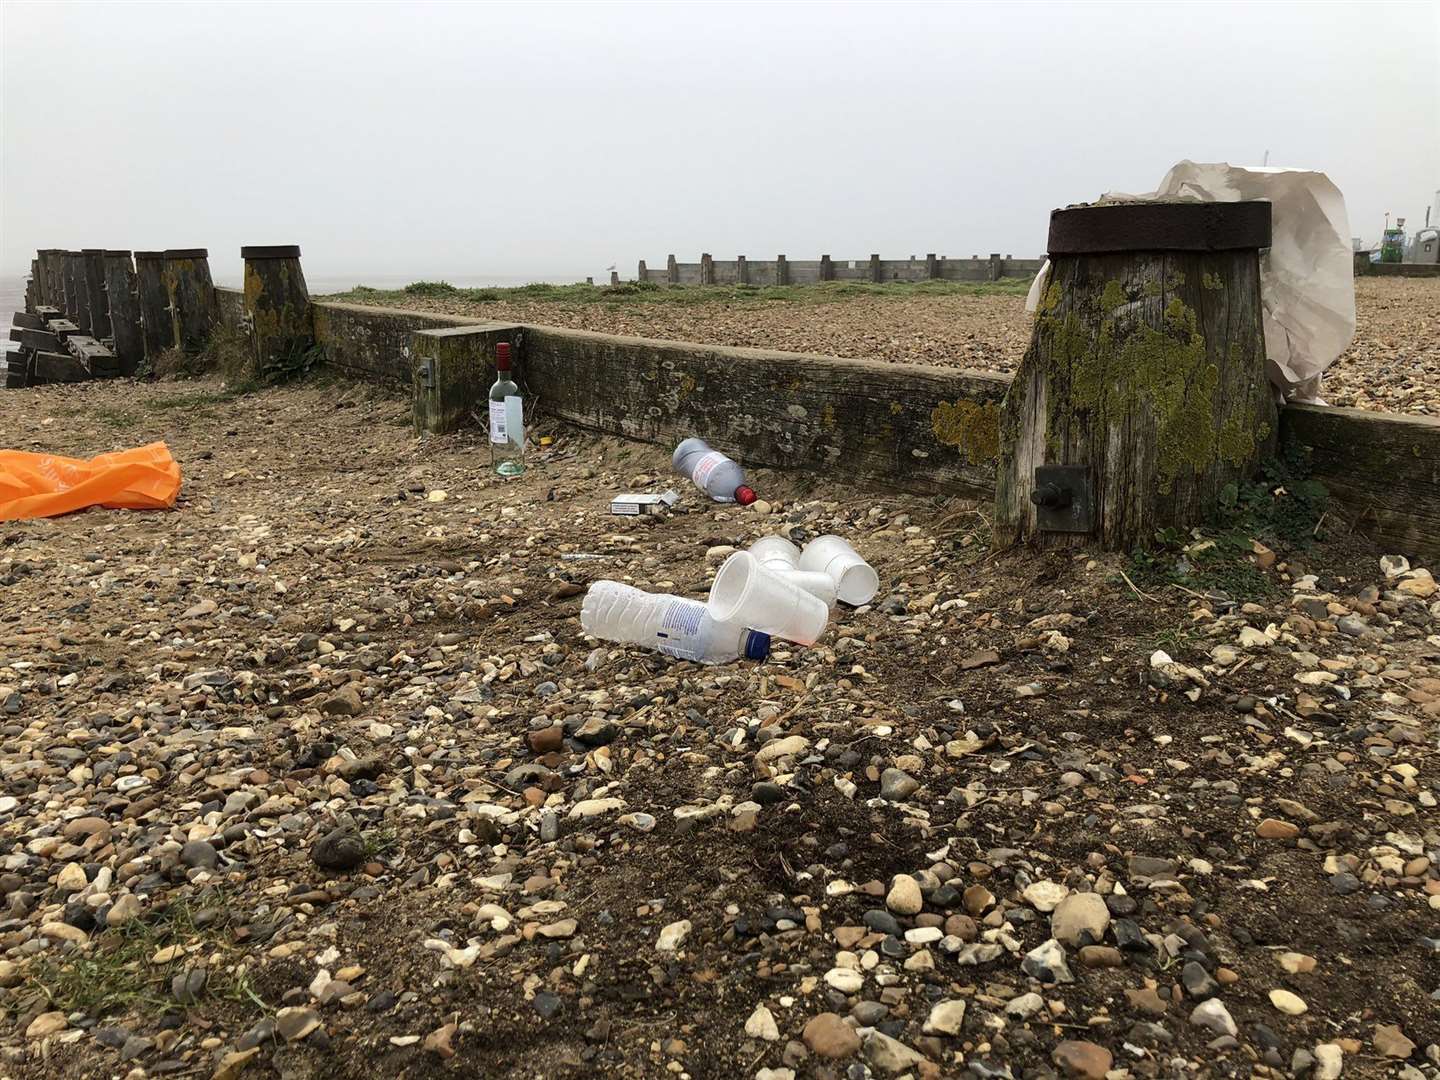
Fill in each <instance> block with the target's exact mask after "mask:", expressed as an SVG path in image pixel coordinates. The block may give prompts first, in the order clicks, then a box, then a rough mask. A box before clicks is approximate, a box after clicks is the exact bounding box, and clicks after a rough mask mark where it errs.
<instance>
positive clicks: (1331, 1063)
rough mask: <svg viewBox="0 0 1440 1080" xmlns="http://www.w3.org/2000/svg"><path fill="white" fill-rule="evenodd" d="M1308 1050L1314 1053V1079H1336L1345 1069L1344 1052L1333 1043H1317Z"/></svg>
mask: <svg viewBox="0 0 1440 1080" xmlns="http://www.w3.org/2000/svg"><path fill="white" fill-rule="evenodd" d="M1310 1052H1311V1053H1312V1054H1314V1055H1315V1072H1314V1074H1313V1076H1314V1080H1337V1078H1338V1077H1339V1075H1340V1074H1341V1073H1342V1072H1343V1071H1344V1070H1345V1052H1344V1051H1343V1050H1341V1049H1340V1047H1338V1046H1337V1045H1335V1044H1334V1043H1319V1044H1317V1045H1316V1047H1315V1049H1314V1050H1312V1051H1310Z"/></svg>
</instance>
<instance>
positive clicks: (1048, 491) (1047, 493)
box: [1030, 484, 1071, 510]
mask: <svg viewBox="0 0 1440 1080" xmlns="http://www.w3.org/2000/svg"><path fill="white" fill-rule="evenodd" d="M1070 497H1071V496H1070V492H1069V491H1067V490H1066V489H1065V488H1062V487H1061V486H1060V485H1059V484H1041V485H1040V486H1039V487H1037V488H1035V490H1034V491H1032V492H1030V501H1031V502H1032V503H1034V504H1035V505H1036V506H1043V507H1044V508H1045V509H1047V510H1062V509H1064V508H1065V507H1067V506H1069V505H1070Z"/></svg>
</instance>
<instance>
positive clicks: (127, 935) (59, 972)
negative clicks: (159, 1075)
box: [10, 889, 271, 1018]
mask: <svg viewBox="0 0 1440 1080" xmlns="http://www.w3.org/2000/svg"><path fill="white" fill-rule="evenodd" d="M230 911H231V908H230V905H229V903H228V902H227V900H226V897H225V895H224V893H223V891H222V890H219V889H214V890H209V891H208V892H207V893H205V894H203V895H202V897H200V898H196V899H193V900H191V899H185V900H179V901H176V902H174V903H171V904H169V905H168V906H167V907H165V908H164V909H162V910H159V911H156V912H155V913H153V914H152V915H151V916H149V917H148V918H145V919H134V920H131V921H130V922H128V923H126V924H125V925H123V926H119V927H115V928H112V929H108V930H103V931H101V932H99V933H97V934H96V935H95V936H94V937H93V938H92V939H91V942H90V945H89V947H88V949H87V950H86V951H85V952H72V953H69V954H65V955H58V954H57V955H54V956H51V955H49V954H48V953H43V954H41V955H40V956H38V957H36V959H34V960H33V961H32V962H31V963H30V964H29V966H28V967H27V968H26V969H25V973H24V981H23V983H22V984H21V986H20V987H18V988H17V990H16V997H15V999H14V1000H13V1001H12V1003H11V1004H10V1008H11V1009H12V1010H14V1011H16V1012H22V1011H24V1010H25V1009H27V1008H30V1007H32V1006H34V1005H42V1006H43V1007H45V1008H46V1009H58V1010H60V1011H63V1012H67V1013H72V1012H80V1013H84V1014H85V1015H87V1016H90V1017H97V1018H98V1017H101V1016H105V1015H107V1014H110V1013H116V1012H125V1011H130V1010H136V1009H139V1010H147V1011H155V1012H159V1011H167V1010H169V1009H172V1008H174V1007H175V1005H176V1002H175V999H174V998H173V997H172V996H171V993H170V980H171V978H172V977H173V976H174V975H176V974H178V973H179V972H180V971H182V970H183V969H184V968H185V967H186V966H187V964H188V963H189V962H190V960H189V957H188V955H187V954H182V955H181V956H179V957H177V958H176V959H175V960H173V961H171V962H169V963H165V964H153V963H151V958H152V957H153V956H154V955H155V953H156V951H157V950H159V949H162V948H164V947H166V946H169V945H175V944H186V945H189V944H193V943H194V942H195V941H197V940H198V941H203V942H205V944H206V946H207V949H206V951H207V952H214V951H216V950H222V951H223V950H224V949H225V948H226V947H227V943H228V935H227V934H226V933H225V931H226V930H227V928H228V927H229V924H230V921H231V915H230ZM209 975H210V977H209V979H208V981H207V983H206V988H205V993H206V995H208V996H211V997H220V998H226V999H229V1000H231V1001H235V1002H239V1003H241V1004H245V1005H247V1006H249V1005H253V1006H257V1007H259V1008H260V1009H262V1010H266V1011H269V1010H270V1009H271V1006H269V1005H268V1004H267V1003H266V1002H265V1001H264V1000H263V999H261V997H260V996H259V995H258V994H257V993H256V992H255V989H254V987H253V985H252V983H251V981H250V975H249V973H248V971H246V970H245V969H243V968H241V969H239V970H238V971H236V972H234V973H232V972H227V971H225V970H223V969H222V968H212V969H210V973H209Z"/></svg>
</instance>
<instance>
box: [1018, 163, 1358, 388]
mask: <svg viewBox="0 0 1440 1080" xmlns="http://www.w3.org/2000/svg"><path fill="white" fill-rule="evenodd" d="M1177 198H1179V199H1194V200H1195V201H1197V202H1237V201H1240V200H1242V199H1268V200H1269V201H1270V203H1271V204H1272V207H1271V241H1270V247H1269V249H1268V250H1266V251H1262V252H1261V253H1260V302H1261V305H1262V307H1263V309H1264V312H1265V354H1266V358H1267V360H1268V362H1269V373H1270V381H1271V383H1273V384H1274V386H1275V389H1276V391H1277V392H1278V393H1279V394H1280V396H1281V398H1282V399H1283V400H1285V401H1308V402H1319V403H1321V404H1323V402H1321V401H1320V380H1321V377H1322V376H1323V374H1324V372H1325V369H1326V368H1327V367H1329V366H1330V365H1331V364H1332V363H1334V361H1335V358H1336V357H1337V356H1339V355H1340V354H1341V353H1342V352H1344V351H1345V349H1346V348H1347V347H1348V346H1349V344H1350V341H1351V339H1352V338H1354V336H1355V282H1354V277H1353V274H1354V262H1353V260H1352V253H1351V249H1350V222H1349V219H1348V218H1347V216H1346V214H1345V197H1344V196H1343V195H1341V194H1340V189H1339V188H1337V187H1336V186H1335V185H1334V184H1333V183H1332V182H1331V181H1330V178H1329V177H1328V176H1326V175H1325V174H1324V173H1322V172H1315V171H1313V170H1310V169H1282V168H1271V167H1260V166H1242V165H1228V164H1225V163H1215V164H1204V163H1197V162H1194V161H1182V162H1180V163H1179V164H1178V165H1176V166H1175V167H1174V168H1173V169H1171V170H1170V171H1169V172H1168V173H1166V174H1165V178H1164V179H1163V180H1161V181H1160V186H1159V188H1157V189H1156V190H1155V191H1151V192H1146V193H1145V194H1143V195H1122V194H1119V193H1112V194H1109V195H1106V196H1105V197H1104V198H1103V199H1101V200H1100V201H1102V202H1104V201H1112V200H1113V201H1123V202H1133V201H1146V200H1153V199H1177ZM1049 271H1050V264H1049V263H1048V262H1047V263H1046V264H1045V266H1043V267H1042V268H1041V269H1040V273H1039V274H1037V275H1036V276H1035V283H1034V284H1033V285H1031V286H1030V297H1029V299H1028V300H1027V301H1026V303H1025V307H1026V309H1027V310H1029V311H1034V310H1035V308H1036V307H1037V306H1038V305H1039V303H1040V297H1041V295H1042V294H1043V293H1044V291H1045V279H1046V278H1047V277H1048V276H1049Z"/></svg>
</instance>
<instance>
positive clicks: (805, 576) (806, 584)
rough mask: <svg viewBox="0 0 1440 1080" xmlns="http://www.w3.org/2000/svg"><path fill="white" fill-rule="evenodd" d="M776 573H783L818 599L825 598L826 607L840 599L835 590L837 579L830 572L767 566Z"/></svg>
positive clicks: (788, 579) (787, 579)
mask: <svg viewBox="0 0 1440 1080" xmlns="http://www.w3.org/2000/svg"><path fill="white" fill-rule="evenodd" d="M766 569H767V570H773V572H774V573H777V574H780V575H782V576H783V577H784V578H785V580H786V581H792V582H794V583H795V584H796V585H799V586H800V588H802V589H804V590H805V591H806V592H808V593H809V594H810V595H811V596H813V597H815V599H817V600H823V601H824V602H825V606H826V607H834V606H835V601H836V600H838V599H839V593H837V592H836V591H835V579H834V578H832V577H831V576H830V575H829V574H824V573H821V572H820V571H819V570H791V569H788V568H787V569H784V570H781V569H777V568H773V567H766Z"/></svg>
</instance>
